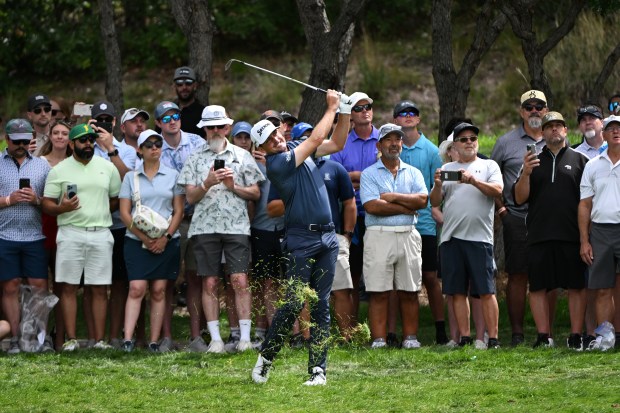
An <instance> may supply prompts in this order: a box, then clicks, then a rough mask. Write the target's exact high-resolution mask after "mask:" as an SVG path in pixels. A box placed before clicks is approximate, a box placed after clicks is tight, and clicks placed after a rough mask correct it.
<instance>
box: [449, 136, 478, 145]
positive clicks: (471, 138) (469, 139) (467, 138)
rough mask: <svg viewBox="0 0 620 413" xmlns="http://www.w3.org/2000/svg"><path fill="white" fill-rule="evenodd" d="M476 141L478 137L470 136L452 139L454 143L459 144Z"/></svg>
mask: <svg viewBox="0 0 620 413" xmlns="http://www.w3.org/2000/svg"><path fill="white" fill-rule="evenodd" d="M477 140H478V137H477V136H476V135H472V136H461V137H459V138H454V142H461V143H465V142H476V141H477Z"/></svg>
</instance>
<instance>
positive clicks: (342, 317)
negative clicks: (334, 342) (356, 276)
mask: <svg viewBox="0 0 620 413" xmlns="http://www.w3.org/2000/svg"><path fill="white" fill-rule="evenodd" d="M332 295H333V299H334V314H335V315H336V322H337V323H338V330H340V335H341V336H342V338H344V339H345V340H347V341H348V340H349V336H350V333H351V313H352V311H353V302H352V301H351V289H349V288H345V289H343V290H338V291H332Z"/></svg>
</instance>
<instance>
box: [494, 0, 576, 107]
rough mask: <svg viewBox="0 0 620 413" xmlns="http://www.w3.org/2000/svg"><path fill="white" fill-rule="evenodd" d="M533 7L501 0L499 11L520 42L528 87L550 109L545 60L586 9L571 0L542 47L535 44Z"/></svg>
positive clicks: (532, 0) (521, 0) (527, 1)
mask: <svg viewBox="0 0 620 413" xmlns="http://www.w3.org/2000/svg"><path fill="white" fill-rule="evenodd" d="M536 3H538V2H537V1H536V0H503V1H502V5H501V10H502V12H503V13H504V14H505V15H506V17H508V20H509V21H510V25H511V26H512V31H513V32H514V34H515V35H516V36H517V37H518V38H519V40H521V48H522V49H523V55H524V56H525V60H526V61H527V67H528V73H529V75H530V86H531V87H532V88H533V89H537V90H542V91H543V92H544V93H545V96H546V97H547V105H548V106H550V107H552V106H553V93H552V91H551V87H550V86H549V80H548V79H547V75H546V73H545V68H544V65H543V64H544V60H545V57H546V56H547V54H549V52H550V51H551V50H552V49H553V48H554V47H555V46H557V44H558V43H559V42H560V40H562V39H563V38H564V37H565V36H566V35H567V34H568V33H570V31H571V30H572V29H573V27H575V21H576V20H577V17H578V16H579V13H581V10H582V9H583V8H584V6H585V5H586V0H573V1H572V2H571V4H570V5H569V6H568V7H567V10H568V11H567V14H566V16H565V17H564V20H563V21H562V23H561V24H560V25H559V26H558V27H557V28H555V29H554V30H553V31H552V32H551V33H550V34H549V37H547V38H546V39H545V40H544V41H543V42H541V43H539V42H538V40H537V36H536V32H535V31H534V28H533V16H534V6H535V4H536Z"/></svg>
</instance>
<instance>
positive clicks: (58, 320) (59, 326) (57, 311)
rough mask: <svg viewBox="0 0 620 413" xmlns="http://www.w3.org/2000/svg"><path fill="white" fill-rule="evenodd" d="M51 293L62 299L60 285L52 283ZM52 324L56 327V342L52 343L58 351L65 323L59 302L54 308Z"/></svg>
mask: <svg viewBox="0 0 620 413" xmlns="http://www.w3.org/2000/svg"><path fill="white" fill-rule="evenodd" d="M53 292H54V295H56V297H58V298H59V300H60V298H61V297H62V283H58V282H56V281H54V286H53ZM54 323H55V326H56V340H55V341H54V348H55V349H57V350H58V349H60V348H61V347H62V344H63V343H64V342H65V322H64V319H63V316H62V306H61V305H60V301H59V302H58V304H56V306H55V307H54Z"/></svg>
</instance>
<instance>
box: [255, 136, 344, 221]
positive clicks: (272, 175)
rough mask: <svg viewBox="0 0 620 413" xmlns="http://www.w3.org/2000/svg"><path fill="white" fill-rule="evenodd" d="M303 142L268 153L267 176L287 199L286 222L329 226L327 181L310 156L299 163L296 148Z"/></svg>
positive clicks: (288, 143) (293, 143) (329, 211)
mask: <svg viewBox="0 0 620 413" xmlns="http://www.w3.org/2000/svg"><path fill="white" fill-rule="evenodd" d="M300 143H301V141H292V142H287V143H286V146H287V147H288V149H289V150H288V151H286V152H282V153H278V154H273V155H268V156H267V158H266V159H267V177H268V178H269V180H270V181H271V184H272V185H273V186H275V187H276V188H277V190H278V191H279V192H280V195H281V196H282V199H283V200H284V207H285V213H284V222H285V224H286V225H287V226H290V225H291V224H297V225H308V224H321V225H326V224H329V223H330V222H332V213H331V210H330V207H329V198H328V196H327V188H326V187H325V181H323V177H322V176H321V173H320V172H319V168H318V167H317V166H316V164H315V163H314V162H313V161H312V159H311V158H310V157H308V158H306V160H304V162H303V163H302V164H301V165H299V167H296V166H295V152H294V151H293V150H294V149H295V148H296V147H297V146H299V144H300Z"/></svg>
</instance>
